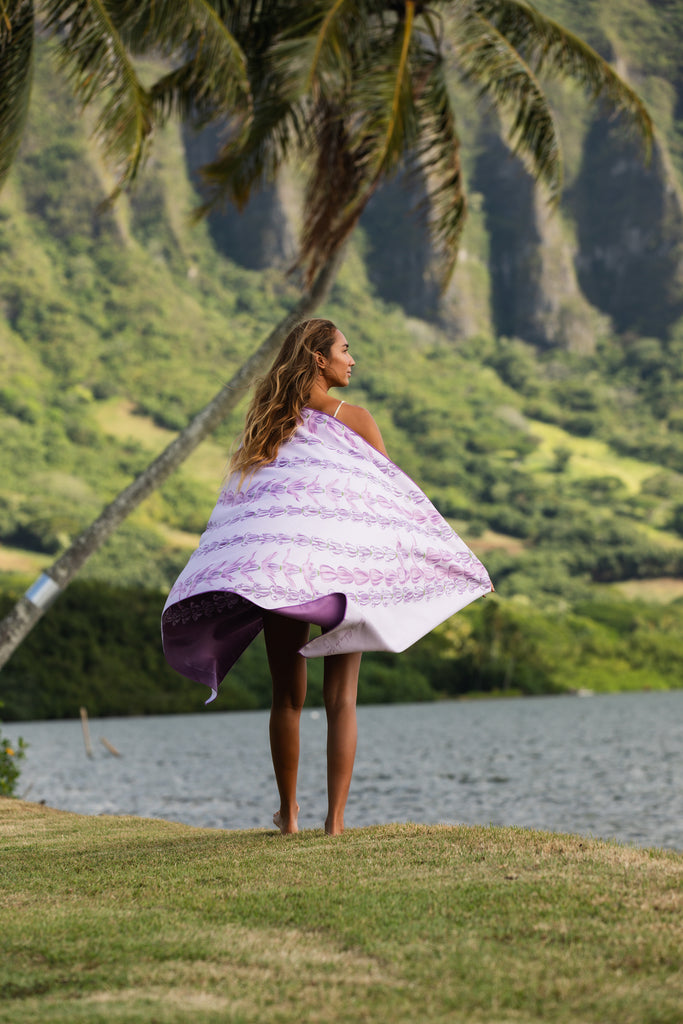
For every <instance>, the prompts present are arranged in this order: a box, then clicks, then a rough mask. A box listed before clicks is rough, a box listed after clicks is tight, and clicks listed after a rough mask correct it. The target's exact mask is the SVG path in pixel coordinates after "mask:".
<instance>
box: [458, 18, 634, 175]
mask: <svg viewBox="0 0 683 1024" xmlns="http://www.w3.org/2000/svg"><path fill="white" fill-rule="evenodd" d="M472 6H473V8H474V9H475V10H476V11H477V12H478V13H479V14H480V15H482V16H483V17H484V18H486V19H487V20H488V21H489V22H490V23H491V24H492V25H494V26H495V27H496V28H497V30H498V31H499V32H500V33H501V34H502V35H504V36H505V38H506V39H507V40H508V41H509V42H510V44H511V45H512V46H514V47H515V49H516V50H518V51H519V52H520V53H521V54H522V55H523V56H524V58H525V60H526V61H527V63H528V64H529V66H530V67H532V68H533V70H534V72H535V73H536V74H538V75H545V76H546V77H553V76H559V77H563V78H571V79H573V80H574V81H576V82H578V83H579V84H580V85H582V86H584V87H585V88H586V89H587V90H588V91H589V93H590V94H591V96H592V97H593V98H594V99H595V98H597V97H601V98H602V99H604V100H605V101H606V102H607V103H608V104H609V105H610V106H611V107H612V108H613V109H614V110H615V111H617V112H619V113H622V114H624V115H625V117H626V118H627V120H628V121H629V122H630V124H631V125H633V126H634V128H635V129H636V130H637V131H638V132H639V134H640V136H641V138H642V140H643V143H644V145H645V149H646V153H647V155H648V156H649V154H650V150H651V146H652V140H653V126H652V120H651V118H650V115H649V114H648V112H647V109H646V107H645V104H644V103H643V101H642V100H641V99H640V97H639V96H638V95H637V93H636V92H635V91H634V90H633V89H632V88H631V87H630V86H629V85H628V84H627V83H626V82H624V80H623V79H622V78H621V77H620V76H619V75H618V74H617V73H616V71H615V70H614V69H613V68H612V67H611V66H610V65H609V64H608V62H607V61H606V60H604V59H603V58H602V57H601V56H600V54H599V53H597V52H596V51H595V50H594V49H593V48H592V47H591V46H589V44H588V43H586V42H584V40H583V39H581V38H580V37H579V36H577V35H575V34H574V33H573V32H570V31H569V30H568V29H566V28H564V27H563V26H562V25H560V24H558V22H556V21H553V19H552V18H548V17H546V16H545V15H543V14H541V12H540V11H538V10H537V9H536V8H535V7H534V6H533V4H531V3H528V2H526V0H472Z"/></svg>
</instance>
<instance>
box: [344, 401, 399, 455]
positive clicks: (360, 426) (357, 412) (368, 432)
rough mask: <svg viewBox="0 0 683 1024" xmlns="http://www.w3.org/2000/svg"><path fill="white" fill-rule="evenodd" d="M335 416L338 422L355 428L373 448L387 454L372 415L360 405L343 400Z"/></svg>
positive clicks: (352, 428)
mask: <svg viewBox="0 0 683 1024" xmlns="http://www.w3.org/2000/svg"><path fill="white" fill-rule="evenodd" d="M336 418H337V419H338V420H339V422H340V423H343V424H344V425H345V426H347V427H350V428H351V430H355V431H356V433H357V434H360V436H361V437H363V438H365V440H366V441H367V442H368V443H369V444H371V445H372V446H373V448H376V449H377V450H378V451H380V452H382V454H383V455H386V454H387V450H386V448H385V447H384V441H383V440H382V434H381V432H380V429H379V427H378V426H377V424H376V423H375V420H374V417H373V416H372V414H371V413H370V412H368V410H367V409H364V408H363V406H362V405H349V404H348V402H344V404H343V405H342V407H341V409H339V411H338V413H337V416H336Z"/></svg>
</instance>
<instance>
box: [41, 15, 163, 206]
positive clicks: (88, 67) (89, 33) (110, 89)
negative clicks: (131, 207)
mask: <svg viewBox="0 0 683 1024" xmlns="http://www.w3.org/2000/svg"><path fill="white" fill-rule="evenodd" d="M44 9H45V14H46V18H45V24H46V27H47V28H48V29H49V30H50V31H51V32H52V33H53V34H54V35H55V36H56V50H57V55H58V59H59V63H60V65H61V66H62V68H63V69H64V71H65V72H66V74H67V77H68V78H69V79H70V81H71V84H72V87H73V89H74V92H75V94H76V96H77V98H78V99H79V100H80V102H81V103H82V104H83V106H84V107H87V106H89V105H91V104H93V103H94V104H96V105H97V106H98V107H99V115H98V118H97V122H96V127H95V134H96V136H97V137H98V138H99V140H100V142H101V144H102V146H103V149H104V151H105V153H106V154H107V155H108V156H109V157H110V158H111V159H112V160H113V161H114V162H115V164H116V165H117V166H118V168H119V181H118V184H117V187H116V189H115V191H114V193H113V195H112V196H111V197H110V199H113V198H114V197H115V196H116V195H117V194H118V193H119V192H120V190H121V189H122V188H124V187H125V186H126V185H127V184H128V183H129V182H131V181H132V180H133V178H134V177H135V175H136V173H137V171H138V169H139V168H140V166H141V165H142V163H143V161H144V158H145V156H146V153H147V147H148V144H149V141H150V138H151V135H152V131H153V129H154V120H153V116H152V109H151V99H150V96H149V93H148V92H147V90H146V89H145V88H144V87H143V85H142V83H141V82H140V79H139V77H138V74H137V71H136V68H135V66H134V64H133V60H132V58H131V55H130V52H129V50H128V48H127V47H126V45H125V42H124V39H123V36H122V32H121V26H120V23H115V22H114V20H113V18H112V15H111V12H110V9H109V7H108V6H107V5H106V4H105V3H104V0H45V2H44Z"/></svg>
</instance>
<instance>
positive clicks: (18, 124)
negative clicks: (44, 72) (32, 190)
mask: <svg viewBox="0 0 683 1024" xmlns="http://www.w3.org/2000/svg"><path fill="white" fill-rule="evenodd" d="M33 37H34V27H33V2H32V0H0V185H2V183H3V182H4V180H5V178H6V177H7V175H8V173H9V169H10V167H11V166H12V161H13V159H14V156H15V153H16V151H17V148H18V146H19V142H20V140H21V135H22V132H23V128H24V124H25V122H26V115H27V113H28V105H29V99H30V95H31V79H32V74H33Z"/></svg>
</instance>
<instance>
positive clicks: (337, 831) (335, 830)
mask: <svg viewBox="0 0 683 1024" xmlns="http://www.w3.org/2000/svg"><path fill="white" fill-rule="evenodd" d="M343 831H344V819H343V818H342V820H341V821H334V820H333V819H332V818H330V817H329V815H328V816H327V818H325V835H328V836H340V835H341V834H342V832H343Z"/></svg>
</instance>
